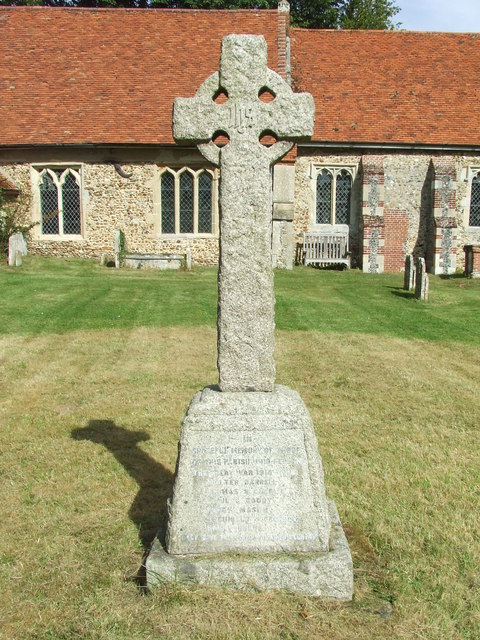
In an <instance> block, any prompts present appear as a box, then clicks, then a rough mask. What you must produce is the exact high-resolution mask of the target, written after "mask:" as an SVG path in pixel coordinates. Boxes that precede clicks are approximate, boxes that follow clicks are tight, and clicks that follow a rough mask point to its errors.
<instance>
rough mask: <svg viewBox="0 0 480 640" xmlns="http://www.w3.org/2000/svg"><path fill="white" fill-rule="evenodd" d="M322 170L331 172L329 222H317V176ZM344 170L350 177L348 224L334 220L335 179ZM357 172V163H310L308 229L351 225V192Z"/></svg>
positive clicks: (343, 227) (341, 227)
mask: <svg viewBox="0 0 480 640" xmlns="http://www.w3.org/2000/svg"><path fill="white" fill-rule="evenodd" d="M323 170H326V171H328V172H329V173H331V175H332V178H333V181H332V200H331V203H330V223H317V177H318V175H319V174H320V173H322V171H323ZM342 171H346V172H347V173H349V174H350V177H351V179H352V184H351V190H350V221H349V224H342V223H337V222H336V220H335V213H336V212H335V204H336V202H335V199H336V180H337V176H338V175H339V174H340V173H341V172H342ZM357 172H358V164H350V163H343V162H341V163H331V162H328V163H323V162H321V163H318V162H315V163H312V164H311V166H310V178H311V188H312V195H313V199H312V202H313V206H312V209H311V211H310V221H309V222H310V224H309V229H311V230H312V231H329V230H332V229H346V228H348V227H350V226H351V225H352V218H351V215H352V211H353V193H354V188H353V187H354V183H355V178H356V176H357Z"/></svg>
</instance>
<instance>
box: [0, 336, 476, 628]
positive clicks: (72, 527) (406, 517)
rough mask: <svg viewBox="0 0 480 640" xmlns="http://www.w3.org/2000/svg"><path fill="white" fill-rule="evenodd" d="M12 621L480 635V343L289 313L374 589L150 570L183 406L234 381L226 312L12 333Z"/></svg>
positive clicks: (282, 365) (297, 378) (280, 348)
mask: <svg viewBox="0 0 480 640" xmlns="http://www.w3.org/2000/svg"><path fill="white" fill-rule="evenodd" d="M0 358H1V360H0V376H1V379H2V381H3V383H2V387H1V389H0V447H1V452H2V454H1V458H0V487H1V494H0V495H1V496H2V507H1V509H2V511H1V516H2V517H1V522H2V525H1V527H2V534H1V537H0V593H1V594H2V597H1V601H0V620H1V624H0V638H2V640H4V639H5V640H7V639H8V640H10V639H11V638H22V639H23V638H25V639H34V638H35V639H38V640H40V639H41V640H43V639H45V640H47V639H50V640H52V639H55V640H56V639H58V640H60V639H62V640H70V639H76V638H92V639H97V638H98V639H102V640H103V639H107V640H110V639H113V638H122V639H124V638H128V639H137V638H138V639H140V638H142V639H143V638H152V637H154V638H175V639H177V638H179V639H181V638H202V639H203V638H216V639H223V638H225V639H226V638H229V639H231V638H238V639H242V640H247V639H254V638H259V639H269V638H272V639H273V638H279V639H287V638H289V639H294V638H297V639H303V638H305V639H307V638H322V637H328V638H332V639H334V640H335V639H338V640H340V639H342V640H343V639H344V638H349V637H355V638H358V639H360V640H362V639H365V640H367V639H368V640H371V639H375V638H378V639H380V638H386V637H389V638H398V639H404V638H428V639H446V638H449V639H456V638H458V639H460V638H471V639H473V638H478V637H479V636H480V617H479V615H480V614H479V611H480V603H479V593H480V582H479V576H480V558H479V554H478V548H479V542H480V539H479V538H480V534H479V527H478V511H479V507H480V491H479V481H478V480H479V475H480V460H479V455H478V425H479V424H480V403H479V394H478V380H479V379H480V349H479V348H478V347H474V348H469V347H468V345H462V344H455V345H454V346H452V345H449V344H448V343H431V342H428V343H427V342H421V341H414V340H399V339H394V338H388V337H375V336H365V335H359V334H355V335H341V336H338V335H328V336H325V335H321V334H319V333H315V332H310V333H305V332H302V333H300V332H279V333H278V336H277V368H278V381H279V382H280V383H283V384H288V385H290V386H291V387H293V388H295V389H297V390H298V391H299V392H300V394H301V396H302V398H303V399H304V400H305V402H306V404H307V406H308V407H309V409H310V411H311V413H312V417H313V419H314V422H315V425H316V430H317V436H318V440H319V449H320V453H321V455H322V458H323V463H324V467H325V474H326V485H327V491H328V495H329V496H330V497H332V498H334V499H335V500H336V502H337V506H338V508H339V511H340V515H341V517H342V521H343V523H344V526H345V529H346V532H347V536H348V538H349V542H350V545H351V549H352V553H353V557H354V564H355V581H356V584H355V593H356V595H355V600H354V602H353V603H352V604H349V605H333V604H328V603H325V602H320V601H318V600H316V599H314V598H302V597H299V596H293V595H289V594H284V593H255V594H243V593H231V592H227V591H223V590H220V589H206V588H200V587H195V586H192V587H181V586H179V585H175V584H173V585H167V586H165V587H163V588H159V589H158V590H157V591H156V592H155V593H153V594H151V595H147V596H146V595H144V594H142V591H141V589H139V588H138V586H137V583H136V582H135V580H134V577H135V576H136V575H137V572H138V570H139V567H140V565H141V562H142V556H143V554H144V551H145V548H146V547H147V546H148V543H149V542H150V540H151V539H152V537H153V535H154V533H155V531H156V529H157V527H158V526H159V524H160V522H161V520H162V518H163V515H164V507H165V500H166V497H167V495H168V493H169V491H170V488H171V485H172V481H173V471H174V466H175V460H176V454H177V440H178V435H179V429H180V421H181V418H182V416H183V414H184V412H185V410H186V407H187V405H188V403H189V401H190V400H191V398H192V396H193V394H194V393H195V392H196V391H197V390H199V389H201V388H202V387H203V386H205V385H207V384H211V383H214V382H215V381H216V368H215V358H216V336H215V330H214V329H213V328H196V329H187V328H160V329H153V328H150V329H146V328H140V329H139V328H137V329H125V330H110V331H107V330H104V331H97V332H87V331H82V332H72V333H69V334H65V335H55V334H46V335H40V336H36V337H19V336H10V337H8V338H2V339H0Z"/></svg>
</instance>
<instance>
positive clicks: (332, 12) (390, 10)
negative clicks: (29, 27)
mask: <svg viewBox="0 0 480 640" xmlns="http://www.w3.org/2000/svg"><path fill="white" fill-rule="evenodd" d="M277 4H278V1H277V0H0V6H1V5H4V6H5V5H10V6H12V5H23V6H25V5H41V6H47V7H112V8H116V7H126V8H135V7H136V8H140V9H143V8H148V7H150V8H168V9H275V8H276V7H277ZM290 11H291V19H292V24H293V25H294V26H297V27H305V28H308V29H341V28H342V29H394V28H395V27H396V26H398V25H397V24H395V23H394V22H393V21H392V18H393V17H394V16H395V15H397V13H398V12H399V11H400V9H399V7H398V6H397V5H396V3H395V2H394V0H291V3H290Z"/></svg>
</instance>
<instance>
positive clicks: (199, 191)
mask: <svg viewBox="0 0 480 640" xmlns="http://www.w3.org/2000/svg"><path fill="white" fill-rule="evenodd" d="M160 189H161V195H160V203H161V224H160V228H161V233H162V234H189V235H190V234H213V233H215V212H216V200H215V199H216V184H215V181H214V175H213V173H212V172H211V171H209V170H206V169H203V170H200V171H193V170H191V169H185V168H183V169H180V170H178V171H173V170H172V169H165V170H164V172H163V173H162V175H161V178H160Z"/></svg>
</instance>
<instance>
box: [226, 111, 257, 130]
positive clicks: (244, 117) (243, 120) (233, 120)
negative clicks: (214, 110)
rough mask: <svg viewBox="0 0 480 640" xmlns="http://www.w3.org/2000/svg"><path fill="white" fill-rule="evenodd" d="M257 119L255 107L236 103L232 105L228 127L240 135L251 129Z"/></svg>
mask: <svg viewBox="0 0 480 640" xmlns="http://www.w3.org/2000/svg"><path fill="white" fill-rule="evenodd" d="M256 120H257V118H256V117H255V113H254V110H253V107H251V106H244V105H241V104H234V105H232V106H231V107H230V120H229V123H228V127H229V128H230V129H233V130H235V131H236V132H237V133H239V134H240V135H242V134H243V133H245V132H246V131H247V129H251V128H252V127H253V126H254V125H255V123H256Z"/></svg>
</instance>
